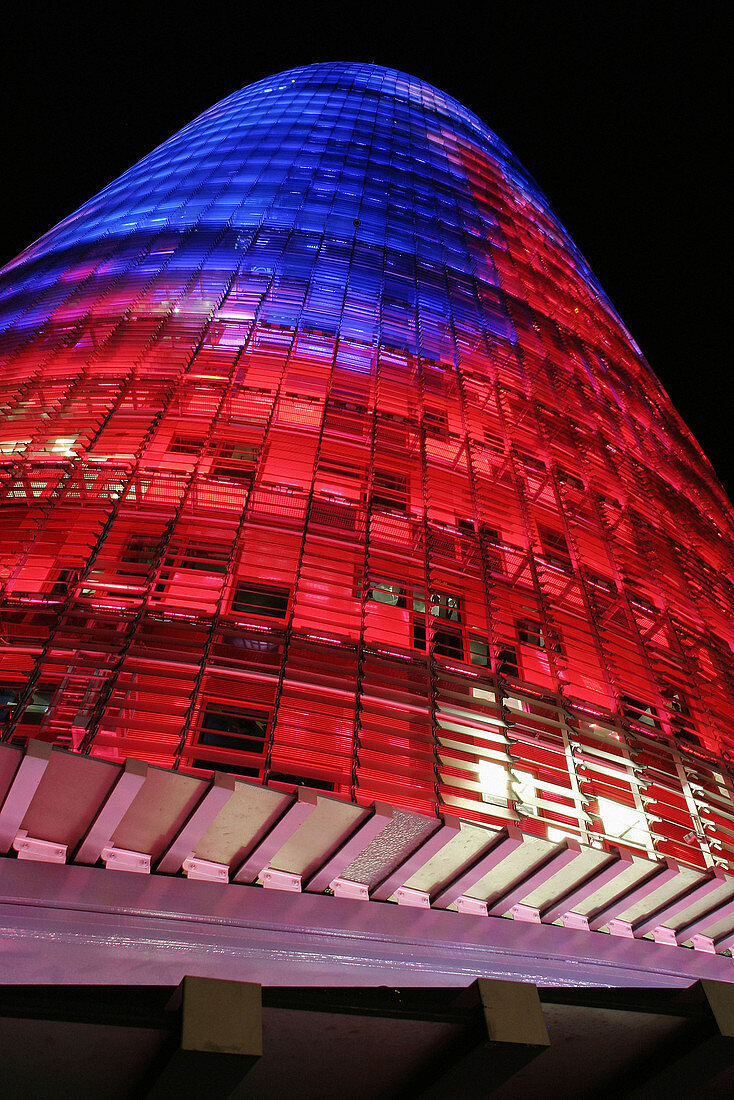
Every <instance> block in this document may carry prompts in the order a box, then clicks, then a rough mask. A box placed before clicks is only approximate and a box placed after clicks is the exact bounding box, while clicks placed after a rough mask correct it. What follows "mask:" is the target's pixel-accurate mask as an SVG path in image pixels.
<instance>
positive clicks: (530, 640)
mask: <svg viewBox="0 0 734 1100" xmlns="http://www.w3.org/2000/svg"><path fill="white" fill-rule="evenodd" d="M517 637H518V640H519V641H520V642H521V643H522V645H532V646H535V648H536V649H545V636H544V634H543V624H542V623H539V622H537V621H536V620H534V619H520V620H519V621H518V623H517Z"/></svg>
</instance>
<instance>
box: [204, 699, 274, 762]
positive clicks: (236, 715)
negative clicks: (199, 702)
mask: <svg viewBox="0 0 734 1100" xmlns="http://www.w3.org/2000/svg"><path fill="white" fill-rule="evenodd" d="M267 732H268V714H267V711H257V710H243V709H241V708H239V707H228V706H226V705H225V704H224V703H216V702H212V703H207V704H206V707H205V710H204V715H203V717H202V720H201V726H200V728H199V735H198V737H197V743H198V744H199V745H211V746H212V747H213V748H217V749H233V750H235V751H237V752H254V753H262V752H264V751H265V740H266V737H267Z"/></svg>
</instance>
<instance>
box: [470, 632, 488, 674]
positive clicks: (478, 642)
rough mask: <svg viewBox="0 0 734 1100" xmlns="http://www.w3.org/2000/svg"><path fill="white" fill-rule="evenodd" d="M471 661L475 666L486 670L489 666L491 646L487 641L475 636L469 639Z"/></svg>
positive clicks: (472, 635)
mask: <svg viewBox="0 0 734 1100" xmlns="http://www.w3.org/2000/svg"><path fill="white" fill-rule="evenodd" d="M469 660H470V661H471V663H472V664H473V665H480V666H481V667H482V668H486V667H487V665H488V664H489V646H488V645H487V642H486V639H484V638H477V636H476V635H475V634H471V635H470V637H469Z"/></svg>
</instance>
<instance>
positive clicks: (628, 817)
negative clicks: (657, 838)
mask: <svg viewBox="0 0 734 1100" xmlns="http://www.w3.org/2000/svg"><path fill="white" fill-rule="evenodd" d="M597 804H598V806H599V817H600V818H601V820H602V824H603V826H604V832H605V833H606V834H607V836H611V837H615V838H616V839H617V840H623V841H626V842H627V844H633V845H635V846H636V847H638V848H648V849H650V848H652V837H651V836H650V829H649V827H648V824H647V820H646V818H645V815H644V813H643V811H642V810H638V809H636V808H633V807H632V806H624V805H622V803H621V802H612V800H611V799H610V798H602V797H599V798H597Z"/></svg>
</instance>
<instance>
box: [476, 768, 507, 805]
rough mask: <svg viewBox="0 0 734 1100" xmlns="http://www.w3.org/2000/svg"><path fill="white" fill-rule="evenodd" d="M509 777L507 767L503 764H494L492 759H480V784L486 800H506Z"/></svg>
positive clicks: (497, 801)
mask: <svg viewBox="0 0 734 1100" xmlns="http://www.w3.org/2000/svg"><path fill="white" fill-rule="evenodd" d="M508 779H509V776H508V774H507V768H505V767H504V766H503V765H502V764H493V763H492V761H491V760H480V761H479V784H480V786H481V788H482V800H483V801H484V802H494V803H495V804H497V803H499V802H506V801H507V794H508Z"/></svg>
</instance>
